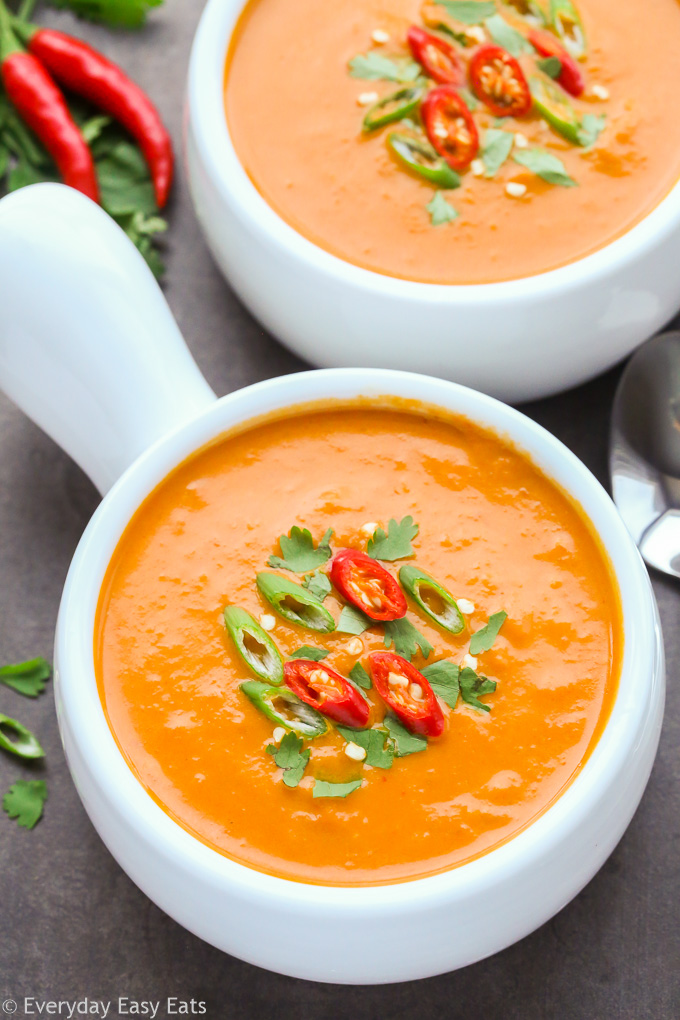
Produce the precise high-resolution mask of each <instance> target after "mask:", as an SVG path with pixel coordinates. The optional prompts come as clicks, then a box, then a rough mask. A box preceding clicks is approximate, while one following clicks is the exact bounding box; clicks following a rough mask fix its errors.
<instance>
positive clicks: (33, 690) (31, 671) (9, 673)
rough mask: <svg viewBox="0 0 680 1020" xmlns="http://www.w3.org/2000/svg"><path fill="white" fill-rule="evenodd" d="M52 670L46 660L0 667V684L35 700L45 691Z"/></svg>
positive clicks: (40, 659) (31, 660) (39, 659)
mask: <svg viewBox="0 0 680 1020" xmlns="http://www.w3.org/2000/svg"><path fill="white" fill-rule="evenodd" d="M51 672H52V668H51V666H50V664H49V662H48V661H47V660H46V659H43V658H38V659H30V660H29V661H28V662H19V663H17V664H16V665H14V666H2V667H0V684H4V685H5V687H11V689H12V690H13V691H16V692H17V694H23V695H24V696H25V697H27V698H37V697H38V695H40V694H42V692H43V691H44V690H45V684H46V683H47V681H48V680H49V678H50V673H51Z"/></svg>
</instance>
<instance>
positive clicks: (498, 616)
mask: <svg viewBox="0 0 680 1020" xmlns="http://www.w3.org/2000/svg"><path fill="white" fill-rule="evenodd" d="M507 618H508V614H507V613H506V612H504V610H501V611H500V613H494V614H493V616H490V617H489V621H488V623H486V624H485V625H484V626H483V627H482V628H481V629H480V630H476V631H475V633H474V634H473V635H472V637H471V638H470V655H479V653H480V652H488V651H489V649H490V648H491V646H492V645H493V643H494V641H495V640H496V638H497V637H498V632H499V630H500V629H501V627H502V626H503V624H504V623H505V621H506V620H507Z"/></svg>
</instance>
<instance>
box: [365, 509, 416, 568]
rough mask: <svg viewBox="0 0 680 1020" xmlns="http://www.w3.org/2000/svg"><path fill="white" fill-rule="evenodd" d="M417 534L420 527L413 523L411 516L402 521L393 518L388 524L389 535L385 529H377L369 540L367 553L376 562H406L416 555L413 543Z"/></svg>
mask: <svg viewBox="0 0 680 1020" xmlns="http://www.w3.org/2000/svg"><path fill="white" fill-rule="evenodd" d="M417 534H418V525H417V524H414V523H413V518H412V517H411V516H410V515H409V516H408V517H402V519H401V520H400V521H396V520H395V519H394V517H392V518H391V519H390V521H389V522H388V524H387V533H385V531H384V529H383V528H376V530H375V531H374V532H373V535H372V537H371V538H369V540H368V545H367V547H366V551H367V552H368V555H369V556H372V557H373V559H375V560H387V561H388V562H392V561H394V560H404V559H406V558H407V557H409V556H413V555H414V552H413V546H412V545H411V541H412V540H413V539H414V538H415V537H416V535H417Z"/></svg>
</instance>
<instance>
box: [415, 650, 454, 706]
mask: <svg viewBox="0 0 680 1020" xmlns="http://www.w3.org/2000/svg"><path fill="white" fill-rule="evenodd" d="M421 673H422V674H423V676H424V677H425V679H426V680H427V682H428V683H429V685H430V687H431V688H432V690H433V691H434V693H435V694H436V695H437V697H438V698H441V699H442V701H445V702H446V704H447V705H448V706H449V708H455V707H456V702H457V701H458V691H459V683H458V677H459V674H460V666H458V665H456V663H455V662H451V660H450V659H440V660H439V662H433V663H432V665H431V666H425V668H424V669H422V670H421Z"/></svg>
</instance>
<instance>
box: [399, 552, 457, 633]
mask: <svg viewBox="0 0 680 1020" xmlns="http://www.w3.org/2000/svg"><path fill="white" fill-rule="evenodd" d="M399 581H400V582H401V586H402V588H403V589H404V591H405V592H407V594H408V595H410V596H411V598H412V599H413V601H414V602H415V603H416V605H417V606H419V607H420V608H421V609H422V611H423V612H424V613H425V614H426V615H427V616H429V617H430V619H431V620H434V622H435V623H437V624H439V626H440V627H443V628H444V630H448V631H449V633H451V634H460V632H461V630H462V629H463V627H464V626H465V620H464V619H463V614H462V613H461V611H460V609H459V608H458V605H457V604H456V600H455V599H454V597H453V595H452V594H451V592H450V591H447V590H446V588H444V586H443V585H441V584H440V583H439V581H435V579H434V578H433V577H430V575H429V574H426V573H425V571H424V570H419V569H418V567H412V566H408V565H407V566H405V567H402V568H401V570H400V571H399Z"/></svg>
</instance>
